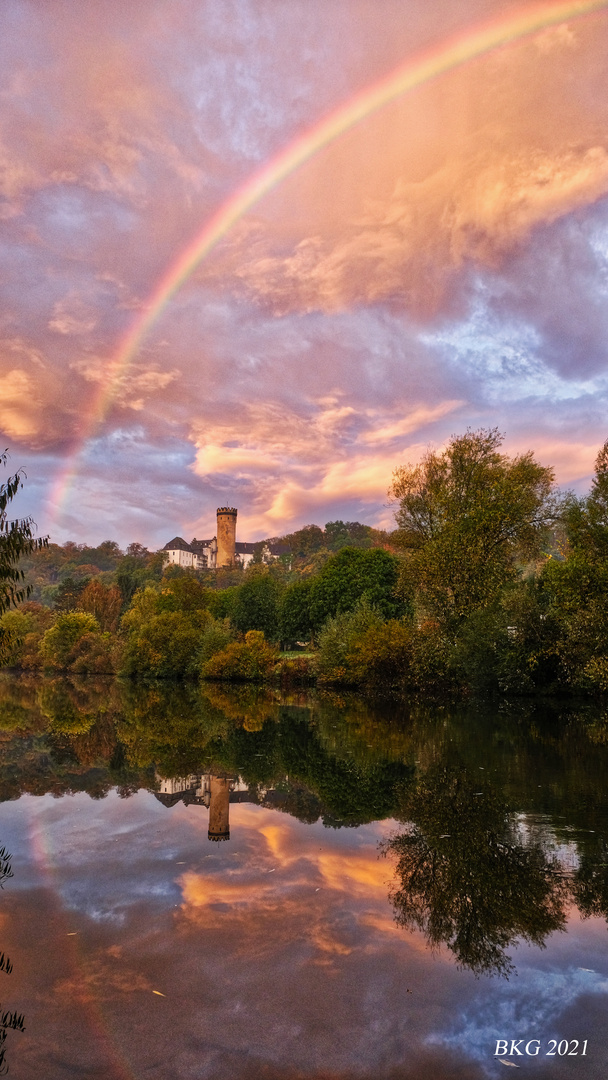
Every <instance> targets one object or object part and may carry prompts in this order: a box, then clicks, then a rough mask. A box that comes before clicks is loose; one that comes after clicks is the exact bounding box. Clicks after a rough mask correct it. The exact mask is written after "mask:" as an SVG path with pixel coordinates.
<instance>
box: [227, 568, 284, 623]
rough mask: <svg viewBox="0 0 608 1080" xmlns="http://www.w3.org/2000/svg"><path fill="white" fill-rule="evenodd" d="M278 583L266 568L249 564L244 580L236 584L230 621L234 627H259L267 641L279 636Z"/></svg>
mask: <svg viewBox="0 0 608 1080" xmlns="http://www.w3.org/2000/svg"><path fill="white" fill-rule="evenodd" d="M282 591H283V585H282V583H281V582H280V581H279V580H278V579H277V577H276V576H275V575H274V574H273V573H271V571H270V570H269V569H268V568H267V567H257V566H255V567H250V568H248V569H247V571H246V580H245V581H244V582H243V584H242V585H238V586H237V590H236V595H235V599H234V604H233V606H232V609H231V610H230V611H229V612H228V614H229V617H230V621H231V622H232V623H233V624H234V626H235V627H236V629H237V630H239V631H240V632H241V633H242V634H246V633H247V631H248V630H261V631H262V633H263V634H264V635H265V636H266V637H267V638H268V639H269V640H270V641H276V640H277V639H278V637H279V603H280V598H281V593H282Z"/></svg>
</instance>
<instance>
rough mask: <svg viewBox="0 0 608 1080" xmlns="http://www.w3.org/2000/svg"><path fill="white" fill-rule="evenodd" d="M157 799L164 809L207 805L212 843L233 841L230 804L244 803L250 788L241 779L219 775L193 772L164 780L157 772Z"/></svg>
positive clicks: (209, 837) (208, 834)
mask: <svg viewBox="0 0 608 1080" xmlns="http://www.w3.org/2000/svg"><path fill="white" fill-rule="evenodd" d="M156 780H157V783H158V791H156V792H155V795H156V798H157V799H158V801H159V802H162V804H163V806H167V807H171V806H175V805H176V803H178V802H183V803H185V804H186V806H190V805H192V804H193V805H195V806H206V807H207V809H208V810H209V829H208V832H207V837H208V839H209V840H213V841H215V842H219V841H220V840H229V839H230V802H231V800H232V801H233V802H235V801H237V800H238V801H241V799H242V796H243V793H245V792H247V791H248V786H247V784H245V783H244V782H243V781H242V780H241V779H240V777H233V776H227V775H225V774H224V775H218V774H216V773H191V774H190V775H189V776H173V777H163V776H160V774H159V773H158V772H157V773H156Z"/></svg>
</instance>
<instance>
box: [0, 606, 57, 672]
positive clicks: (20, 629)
mask: <svg viewBox="0 0 608 1080" xmlns="http://www.w3.org/2000/svg"><path fill="white" fill-rule="evenodd" d="M52 623H53V615H52V612H51V611H50V610H49V609H48V608H45V607H43V606H42V605H41V604H37V603H36V602H35V601H33V600H26V602H25V603H24V604H22V605H21V606H20V607H19V608H18V609H17V610H15V611H6V612H5V613H4V615H2V616H1V617H0V634H4V635H5V636H4V644H5V656H4V663H5V664H6V665H7V666H8V667H18V668H26V669H27V668H30V669H31V668H39V667H41V666H42V657H41V655H40V642H41V641H42V635H43V634H44V632H45V630H48V628H49V626H51V624H52ZM9 642H10V643H11V644H10V647H9Z"/></svg>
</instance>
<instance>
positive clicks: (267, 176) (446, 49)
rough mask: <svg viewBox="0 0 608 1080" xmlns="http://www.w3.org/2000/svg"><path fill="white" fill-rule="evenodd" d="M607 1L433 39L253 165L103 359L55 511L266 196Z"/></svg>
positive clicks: (581, 0) (574, 1)
mask: <svg viewBox="0 0 608 1080" xmlns="http://www.w3.org/2000/svg"><path fill="white" fill-rule="evenodd" d="M606 7H608V0H561V2H555V0H553V2H549V3H540V4H534V5H533V6H527V7H525V8H520V9H518V10H517V11H515V12H511V13H510V14H509V15H507V16H506V17H502V18H498V19H492V20H491V21H489V22H486V23H484V24H482V25H481V26H476V27H474V28H473V29H470V28H469V29H467V30H465V31H463V32H462V33H460V34H457V35H456V36H454V37H452V38H449V39H448V40H447V41H442V42H440V43H439V44H434V45H432V46H431V47H429V48H428V49H427V50H426V51H424V52H423V53H421V54H419V55H418V56H415V57H413V58H409V59H408V60H406V62H405V63H404V64H402V65H401V66H400V67H398V68H397V69H396V70H395V71H392V72H391V73H390V74H389V75H387V76H386V77H385V78H383V79H381V80H380V82H377V83H375V84H374V85H373V86H368V87H366V88H365V89H364V90H362V91H361V92H360V93H358V94H356V95H355V96H354V97H353V98H351V99H350V100H349V101H348V102H346V103H345V104H343V105H340V106H339V107H338V108H337V109H335V110H334V111H333V112H332V113H330V114H329V115H328V116H326V117H325V118H324V119H323V120H321V121H320V123H318V124H317V125H316V126H315V127H313V128H311V129H310V130H309V131H307V132H305V133H304V134H303V135H300V136H299V137H298V138H297V139H295V140H294V142H292V143H291V144H290V145H289V146H287V147H286V148H285V149H284V150H282V151H281V152H280V153H279V154H277V155H276V157H274V158H273V159H272V160H271V161H269V162H268V164H266V165H265V166H264V167H263V168H262V169H260V170H259V171H258V172H256V173H255V174H254V175H253V176H252V177H251V178H250V179H249V180H248V181H247V182H246V183H245V184H244V185H243V186H242V187H240V188H239V189H238V190H237V191H236V192H235V193H234V194H233V195H232V196H231V197H230V198H229V199H228V200H227V201H226V202H225V203H224V204H223V205H222V206H220V208H219V209H218V210H217V211H216V212H215V214H213V215H212V217H210V218H209V219H208V220H207V221H205V223H204V225H203V227H202V228H201V230H200V232H198V233H197V234H196V236H195V237H194V239H193V240H192V241H191V242H190V243H189V244H187V246H186V247H185V248H184V249H183V250H182V251H181V252H180V253H179V255H178V256H177V258H176V259H175V261H174V262H173V263H171V265H170V266H169V267H168V269H167V270H166V271H165V273H164V275H163V277H162V278H161V279H160V281H159V282H158V284H157V285H156V288H155V289H154V292H153V293H152V294H151V296H150V297H149V299H148V301H147V303H146V304H145V307H144V309H143V311H142V312H141V313H140V314H139V316H138V318H137V319H136V320H135V322H134V323H133V325H132V326H131V327H130V329H129V330H128V331H127V334H126V335H125V337H124V338H123V339H122V341H121V342H120V344H119V346H118V348H117V350H116V353H115V354H114V357H113V358H112V360H111V362H110V363H109V365H108V369H107V373H106V378H105V380H104V382H102V384H101V386H100V389H99V392H98V394H97V395H96V397H95V399H94V401H93V403H92V406H91V410H90V413H89V416H88V418H87V420H86V423H85V425H84V431H83V432H81V433H80V436H79V439H78V446H77V448H76V449H75V451H74V452H73V454H72V455H71V456H70V458H69V460H68V463H67V465H66V467H65V468H64V470H63V471H62V473H61V475H60V476H59V477H58V479H57V481H56V483H55V485H54V490H53V495H52V497H51V502H52V503H53V505H54V506H55V507H56V510H57V511H59V510H60V508H61V504H62V503H63V502H64V500H65V497H66V495H67V492H68V490H69V488H70V487H71V484H72V482H73V480H74V478H75V476H76V472H77V458H78V457H79V456H80V455H81V454H82V452H83V450H84V448H85V447H86V444H87V442H88V441H89V439H90V438H91V436H92V435H93V433H94V431H95V429H96V428H97V426H98V425H99V424H100V423H101V421H102V420H103V419H104V418H105V416H106V415H107V412H108V410H109V407H110V405H111V403H112V400H113V398H114V395H115V392H116V388H117V386H118V384H119V381H120V380H121V379H122V378H123V377H124V375H125V373H126V372H127V371H128V368H129V365H130V363H131V362H132V360H133V358H134V356H135V355H136V354H137V352H138V350H139V348H140V346H141V344H142V342H143V340H144V338H145V337H146V335H147V334H148V333H149V332H150V330H151V328H152V327H153V326H154V324H155V323H156V322H157V320H158V319H159V318H160V316H161V314H162V312H163V311H164V310H165V308H166V306H167V304H168V303H169V302H170V300H171V299H172V297H173V296H175V294H176V293H177V291H178V290H179V289H180V288H181V286H182V285H183V284H184V283H185V282H186V281H187V280H188V278H189V277H190V275H191V274H192V273H193V271H194V270H195V269H196V268H197V266H198V265H199V264H200V262H201V261H202V260H203V259H204V258H206V256H207V255H209V253H210V252H211V251H212V250H213V248H214V247H215V246H216V245H217V244H218V242H219V241H220V240H221V239H222V238H223V237H224V236H226V234H227V233H228V232H229V231H230V229H231V228H232V227H233V226H234V225H235V224H236V223H237V221H239V219H240V218H242V217H243V215H244V214H246V213H247V212H248V211H249V210H251V208H252V207H253V206H255V204H256V203H257V202H258V201H259V200H260V199H261V198H263V196H264V195H267V194H268V193H269V192H270V191H272V189H273V188H274V187H276V185H277V184H279V183H281V181H282V180H284V179H285V178H286V177H287V176H289V175H290V173H292V172H294V170H295V169H297V168H298V167H299V166H300V165H303V164H304V162H306V161H308V160H309V159H310V158H312V157H313V155H314V154H316V153H317V152H318V151H319V150H322V149H323V147H325V146H327V145H329V143H331V142H333V140H334V139H336V138H338V137H339V136H340V135H343V134H344V133H345V132H346V131H348V130H350V129H351V128H353V127H354V126H355V125H356V124H358V123H359V122H360V121H361V120H364V119H365V118H366V117H368V116H370V115H371V114H372V113H374V112H376V110H378V109H381V108H382V107H383V106H384V105H387V104H388V103H389V102H391V101H394V100H395V99H396V98H398V97H401V96H402V95H403V94H407V93H408V92H409V91H410V90H414V89H416V88H417V87H420V86H423V85H424V84H425V83H428V82H430V80H432V79H435V78H437V77H438V76H439V75H443V74H445V73H446V72H448V71H452V70H453V69H454V68H457V67H460V66H461V65H462V64H466V63H467V62H469V61H471V60H474V59H476V58H478V57H481V56H483V55H484V54H486V53H489V52H491V51H492V50H494V49H499V48H502V47H504V46H505V45H509V44H512V43H513V42H516V41H521V40H522V38H526V37H530V36H532V35H533V34H536V33H538V32H539V31H542V30H546V29H548V28H549V27H551V26H556V25H559V24H560V23H564V22H567V21H572V20H573V19H578V18H581V17H582V16H584V15H591V14H593V13H594V12H598V11H601V10H602V9H604V8H606Z"/></svg>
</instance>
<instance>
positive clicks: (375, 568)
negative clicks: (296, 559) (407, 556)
mask: <svg viewBox="0 0 608 1080" xmlns="http://www.w3.org/2000/svg"><path fill="white" fill-rule="evenodd" d="M398 578H399V560H398V559H397V557H396V556H395V555H391V553H390V552H388V551H384V550H383V549H382V548H373V549H372V550H370V551H362V550H360V549H358V548H352V547H346V548H342V549H341V550H340V551H338V552H337V553H336V554H335V555H332V556H331V558H329V559H328V560H327V562H326V563H325V565H324V566H323V567H322V568H321V570H320V572H319V574H318V575H317V576H316V577H315V578H314V579H313V585H312V589H311V598H310V618H311V623H312V626H313V628H314V629H315V631H318V630H320V628H321V627H322V626H323V623H324V622H326V620H327V619H328V618H329V617H330V616H334V615H337V614H338V613H339V612H342V611H352V610H353V608H354V607H356V605H357V603H358V602H359V601H360V600H361V599H363V598H365V599H366V600H368V601H369V603H370V604H372V605H373V606H374V607H375V608H376V609H377V610H378V612H379V613H380V614H381V615H382V616H383V617H384V618H387V619H391V618H398V617H399V616H401V615H403V614H405V612H406V610H407V608H406V606H405V605H404V603H403V601H402V600H400V599H399V598H398V597H397V595H396V588H397V582H398Z"/></svg>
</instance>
